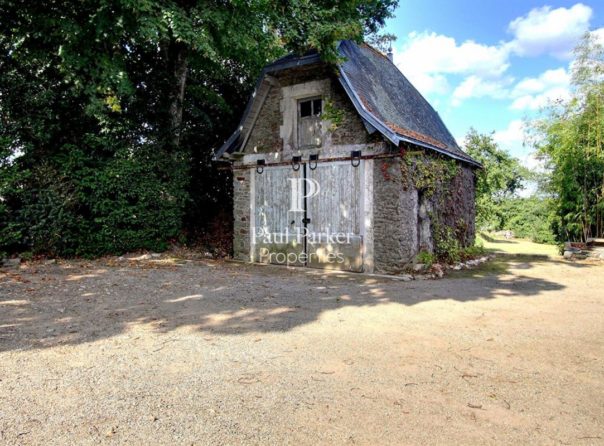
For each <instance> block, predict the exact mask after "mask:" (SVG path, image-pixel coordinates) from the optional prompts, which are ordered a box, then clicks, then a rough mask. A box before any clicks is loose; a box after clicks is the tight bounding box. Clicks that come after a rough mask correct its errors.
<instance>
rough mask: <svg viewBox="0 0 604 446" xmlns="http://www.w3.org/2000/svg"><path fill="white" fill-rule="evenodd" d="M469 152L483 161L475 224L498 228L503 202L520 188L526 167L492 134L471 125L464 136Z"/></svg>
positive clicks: (485, 227)
mask: <svg viewBox="0 0 604 446" xmlns="http://www.w3.org/2000/svg"><path fill="white" fill-rule="evenodd" d="M464 145H465V149H466V152H467V153H468V155H470V156H471V157H472V158H474V159H475V160H476V161H478V162H480V163H481V164H482V169H480V170H478V171H477V172H476V175H477V181H476V224H477V226H478V227H479V228H482V229H500V228H501V227H502V220H503V217H504V216H503V207H502V205H503V203H505V202H506V200H509V199H510V198H511V197H513V196H514V194H515V193H516V192H517V191H518V190H519V189H522V188H523V182H524V180H525V179H526V178H527V174H528V173H527V170H526V169H525V168H524V167H522V165H521V164H520V163H519V161H518V160H517V159H516V158H514V157H512V156H511V155H510V154H509V153H508V152H507V151H505V150H503V149H501V148H499V146H498V145H497V143H496V142H495V140H494V139H493V134H492V133H491V134H480V133H478V132H477V131H476V130H475V129H473V128H472V129H470V130H469V131H468V133H467V135H466V138H465V142H464Z"/></svg>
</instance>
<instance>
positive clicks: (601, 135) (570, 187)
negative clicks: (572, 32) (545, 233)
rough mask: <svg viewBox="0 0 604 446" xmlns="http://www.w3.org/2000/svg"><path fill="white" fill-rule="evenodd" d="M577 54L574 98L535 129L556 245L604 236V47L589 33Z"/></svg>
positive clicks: (553, 108) (548, 110) (554, 107)
mask: <svg viewBox="0 0 604 446" xmlns="http://www.w3.org/2000/svg"><path fill="white" fill-rule="evenodd" d="M575 55H576V59H575V61H574V63H573V73H572V74H573V76H572V84H573V90H574V91H573V96H572V99H571V100H570V101H568V102H565V103H562V102H557V103H553V104H550V106H549V107H547V108H546V109H545V110H544V115H543V116H542V117H541V118H540V119H538V120H536V121H534V122H533V123H532V127H531V130H532V143H533V145H534V146H535V147H536V148H537V150H538V153H539V155H540V156H541V157H542V159H543V160H544V161H545V163H546V165H547V168H548V170H549V172H550V179H549V182H548V183H547V184H546V185H545V192H546V193H548V194H550V195H551V196H552V197H553V198H552V200H553V206H554V211H555V220H554V222H553V226H554V228H555V231H556V237H557V239H558V241H564V240H583V241H584V240H585V239H587V238H589V237H603V236H604V149H603V139H604V47H603V45H602V44H599V43H597V40H596V37H595V36H594V35H591V34H589V33H588V34H587V35H586V36H585V37H584V39H583V40H582V42H581V44H580V45H579V46H578V47H577V48H576V50H575Z"/></svg>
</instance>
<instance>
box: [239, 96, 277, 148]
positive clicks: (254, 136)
mask: <svg viewBox="0 0 604 446" xmlns="http://www.w3.org/2000/svg"><path fill="white" fill-rule="evenodd" d="M280 102H281V89H280V88H278V87H274V86H272V87H271V88H270V90H269V92H268V95H267V96H266V100H265V101H264V105H263V106H262V108H261V109H260V114H259V115H258V119H256V123H255V124H254V128H253V129H252V132H251V134H250V137H249V139H248V141H247V144H246V147H245V152H246V153H268V152H278V151H280V150H282V149H283V141H282V140H281V138H280V137H279V126H280V125H281V111H280V110H279V103H280Z"/></svg>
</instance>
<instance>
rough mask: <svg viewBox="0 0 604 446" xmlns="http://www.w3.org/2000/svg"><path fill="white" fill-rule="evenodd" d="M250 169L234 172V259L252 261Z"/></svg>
mask: <svg viewBox="0 0 604 446" xmlns="http://www.w3.org/2000/svg"><path fill="white" fill-rule="evenodd" d="M251 172H252V170H250V169H236V170H235V171H234V172H233V257H234V258H235V259H237V260H243V261H249V260H250V219H251V215H250V191H251V184H250V181H251Z"/></svg>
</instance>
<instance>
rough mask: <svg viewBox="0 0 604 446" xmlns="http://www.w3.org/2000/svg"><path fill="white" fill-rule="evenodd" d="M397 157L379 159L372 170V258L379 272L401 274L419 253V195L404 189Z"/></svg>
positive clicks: (409, 189)
mask: <svg viewBox="0 0 604 446" xmlns="http://www.w3.org/2000/svg"><path fill="white" fill-rule="evenodd" d="M398 161H399V160H398V158H389V159H376V160H375V162H374V170H373V179H374V182H373V190H374V197H373V228H374V232H373V240H374V241H373V256H374V265H375V271H376V272H382V273H399V272H401V271H402V270H403V269H404V268H405V267H406V266H408V263H409V262H411V261H412V260H413V259H414V257H415V255H416V254H417V251H418V224H417V216H418V194H417V190H416V189H415V188H413V187H410V188H407V189H406V190H405V188H404V187H403V178H402V173H401V169H400V165H399V162H398Z"/></svg>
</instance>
